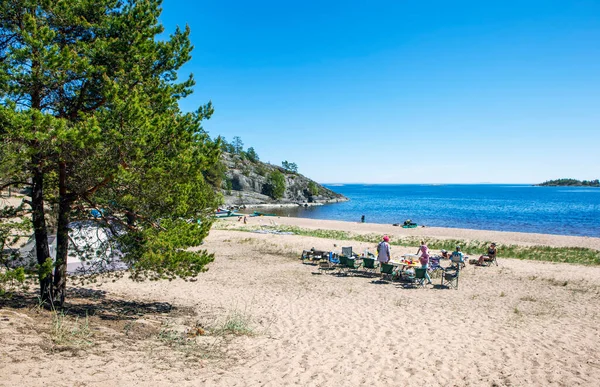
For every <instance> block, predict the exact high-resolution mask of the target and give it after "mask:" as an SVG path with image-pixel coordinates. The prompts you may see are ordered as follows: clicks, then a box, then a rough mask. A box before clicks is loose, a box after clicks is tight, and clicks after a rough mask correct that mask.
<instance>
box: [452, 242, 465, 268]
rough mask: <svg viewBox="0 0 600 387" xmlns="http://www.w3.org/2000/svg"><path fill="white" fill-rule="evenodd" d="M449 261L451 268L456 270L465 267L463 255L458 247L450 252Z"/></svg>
mask: <svg viewBox="0 0 600 387" xmlns="http://www.w3.org/2000/svg"><path fill="white" fill-rule="evenodd" d="M450 260H451V261H452V266H454V267H455V268H456V269H460V268H463V267H465V255H464V254H463V253H462V251H460V246H456V250H455V251H453V252H452V257H450Z"/></svg>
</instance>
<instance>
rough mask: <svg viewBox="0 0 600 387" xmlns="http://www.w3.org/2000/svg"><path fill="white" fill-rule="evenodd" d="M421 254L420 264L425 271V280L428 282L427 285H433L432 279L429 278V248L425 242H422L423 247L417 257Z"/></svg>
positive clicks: (418, 251)
mask: <svg viewBox="0 0 600 387" xmlns="http://www.w3.org/2000/svg"><path fill="white" fill-rule="evenodd" d="M419 253H420V254H421V256H420V257H419V262H421V267H422V268H423V269H425V279H426V280H427V284H428V285H431V277H430V276H429V273H428V269H429V248H428V247H427V245H426V244H425V241H421V246H420V247H419V250H417V255H419Z"/></svg>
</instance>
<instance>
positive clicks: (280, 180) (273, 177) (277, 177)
mask: <svg viewBox="0 0 600 387" xmlns="http://www.w3.org/2000/svg"><path fill="white" fill-rule="evenodd" d="M265 193H266V194H267V195H269V196H270V197H271V198H273V199H275V200H277V199H281V198H282V197H283V194H284V193H285V176H283V173H281V172H279V171H273V172H271V173H270V174H269V177H268V178H267V184H265Z"/></svg>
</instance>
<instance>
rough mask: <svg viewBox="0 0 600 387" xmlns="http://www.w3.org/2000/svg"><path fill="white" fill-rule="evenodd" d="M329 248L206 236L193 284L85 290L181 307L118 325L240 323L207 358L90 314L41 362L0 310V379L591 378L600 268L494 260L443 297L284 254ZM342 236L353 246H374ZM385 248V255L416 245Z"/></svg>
mask: <svg viewBox="0 0 600 387" xmlns="http://www.w3.org/2000/svg"><path fill="white" fill-rule="evenodd" d="M252 221H254V220H252ZM262 221H266V220H262ZM277 222H280V223H289V224H295V225H299V226H301V227H314V228H336V227H337V228H338V229H343V230H349V231H356V232H365V233H370V232H380V233H381V232H385V233H391V232H396V233H406V232H411V231H412V230H397V231H396V230H390V228H391V226H382V225H360V224H351V223H343V222H331V221H317V220H306V219H293V218H289V219H287V218H286V219H284V218H281V219H277ZM385 227H387V228H385ZM395 229H397V228H395ZM414 233H415V234H417V235H428V236H435V237H461V238H463V235H465V236H467V235H468V236H471V237H472V238H473V239H482V240H485V239H493V240H496V241H498V242H503V243H520V244H535V243H546V242H547V241H551V242H552V243H553V244H554V245H577V243H579V242H580V241H581V240H586V241H588V242H587V243H589V244H587V245H585V246H587V247H591V246H596V244H597V241H596V240H594V238H572V237H557V236H538V235H534V234H517V233H493V232H476V233H471V232H470V231H468V230H446V229H432V228H425V229H417V230H414ZM503 238H504V239H503ZM334 244H336V245H337V246H342V245H347V244H349V243H348V241H336V240H328V239H318V238H311V237H300V236H294V235H269V234H266V235H265V234H255V233H248V232H240V231H226V230H214V231H212V232H211V234H210V236H209V237H208V239H207V241H206V243H205V245H204V246H203V248H206V249H208V250H209V251H212V252H214V253H215V254H216V260H215V262H214V263H212V264H211V265H210V268H209V271H208V272H206V273H204V274H202V275H200V276H199V277H198V280H197V281H194V282H185V281H181V280H177V281H172V282H146V283H132V282H131V281H128V280H125V279H121V280H118V281H116V282H114V283H113V282H106V283H104V284H102V285H98V284H96V285H88V286H86V287H85V288H86V289H89V291H102V292H103V294H106V297H109V298H114V299H116V300H127V301H138V302H140V303H156V302H160V303H165V304H171V305H173V306H175V309H177V310H179V311H182V312H181V313H180V314H179V315H177V313H175V314H173V313H171V314H169V313H157V314H155V315H153V317H149V316H144V317H136V318H133V319H132V320H129V321H128V323H129V324H133V326H135V327H142V326H144V324H146V326H149V325H152V324H154V325H156V324H158V325H160V326H162V327H164V326H168V327H169V329H172V330H174V331H177V330H179V331H181V332H185V331H189V330H190V329H191V328H192V327H194V326H202V327H205V328H206V329H207V331H210V329H211V327H215V326H219V324H220V323H221V322H222V321H224V319H226V318H227V317H228V316H232V315H236V316H238V317H240V318H241V319H242V320H243V321H244V322H245V323H247V327H248V328H250V329H251V330H252V334H251V335H239V336H236V335H229V336H226V337H225V338H217V337H215V336H214V335H211V334H209V335H207V336H198V337H196V338H194V339H193V340H196V341H198V342H199V343H200V344H202V343H205V344H206V343H210V342H213V341H214V342H217V341H218V345H217V346H216V347H218V355H214V356H210V353H209V352H210V351H212V350H214V352H215V353H216V352H217V351H216V350H215V348H216V347H209V348H212V349H210V350H207V349H206V348H207V347H206V346H199V347H193V350H194V351H198V352H201V351H208V352H206V353H205V354H204V355H206V356H203V354H200V355H199V354H198V353H195V354H190V353H186V352H185V351H180V350H178V349H176V348H175V347H173V346H171V345H166V344H165V341H164V340H163V341H160V340H157V339H155V336H149V337H145V338H143V339H139V340H134V339H132V336H131V333H129V335H130V336H126V335H124V334H123V332H122V331H123V330H124V329H125V328H124V327H125V325H118V324H117V323H115V324H114V325H107V323H106V322H105V321H104V320H101V319H96V320H90V326H92V327H94V329H96V330H97V335H96V338H95V339H94V340H95V344H94V345H92V346H90V347H87V348H85V349H81V350H79V351H77V352H73V351H65V352H59V353H56V352H54V353H52V356H53V358H54V360H53V359H52V358H51V356H49V355H48V354H49V352H48V351H50V350H51V349H48V348H47V347H46V346H45V344H44V343H46V342H47V340H48V339H47V337H46V336H44V335H41V336H40V335H36V334H35V332H34V331H33V330H34V329H35V328H36V324H40V323H39V322H36V321H35V316H33V317H31V313H26V312H25V311H24V310H18V309H15V308H11V307H4V308H2V309H1V310H0V315H1V317H5V318H8V319H9V321H8V322H6V321H4V322H2V321H0V324H1V325H0V327H1V330H0V334H1V336H0V337H1V339H0V341H1V344H2V346H1V347H2V349H0V355H1V356H2V359H3V361H2V362H1V365H0V372H1V373H2V375H3V378H2V379H1V380H0V385H7V386H8V385H11V386H13V385H69V386H71V385H82V386H105V385H109V384H115V385H173V384H177V385H189V386H199V385H205V386H282V385H295V386H362V385H376V386H400V385H407V386H423V385H431V386H486V385H487V386H494V385H495V386H505V385H506V386H508V385H511V386H521V385H534V386H536V385H537V386H548V385H550V386H553V385H555V386H562V385H565V386H573V385H585V386H595V385H597V381H598V380H600V355H599V352H598V349H597V348H598V346H599V345H600V330H599V328H598V321H599V320H598V318H599V313H600V302H599V299H600V268H599V267H584V266H579V265H570V264H554V263H543V262H533V261H521V260H513V259H509V258H505V257H501V258H500V259H499V261H500V262H499V263H500V266H498V267H495V266H494V267H474V266H468V267H467V268H466V269H465V270H464V271H463V272H462V274H461V278H460V282H459V290H449V289H438V288H437V287H433V286H426V288H424V289H416V288H405V287H403V286H402V285H401V284H398V283H390V282H385V281H379V280H378V279H377V278H370V277H366V276H335V275H325V274H318V273H317V272H318V270H317V267H315V266H311V265H303V264H301V262H300V260H299V259H298V257H299V255H300V252H301V251H302V250H303V249H307V248H310V247H315V248H317V249H326V250H327V249H332V248H333V245H334ZM351 245H352V246H353V247H354V248H355V249H356V250H359V251H360V250H362V249H364V248H367V247H368V248H371V249H373V248H374V246H373V245H371V244H366V243H351ZM393 249H394V255H400V254H403V253H405V252H411V253H412V252H414V251H413V250H416V249H413V248H400V247H398V248H396V247H394V248H393ZM434 281H435V282H434V283H436V284H437V283H438V282H437V281H439V280H434ZM104 292H105V293H104ZM183 312H185V313H183ZM32 318H33V319H34V320H31V319H32ZM11 323H12V324H11ZM128 329H129V332H132V331H134V330H135V329H138V328H128ZM139 329H141V328H139ZM111 335H112V336H111ZM108 337H115V338H117V339H118V340H113V341H111V340H109V339H108ZM121 337H122V339H119V338H121ZM23 343H27V345H23ZM197 355H198V356H197Z"/></svg>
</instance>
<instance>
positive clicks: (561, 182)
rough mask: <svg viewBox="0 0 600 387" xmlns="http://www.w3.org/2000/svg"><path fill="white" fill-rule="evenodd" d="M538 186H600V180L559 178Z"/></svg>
mask: <svg viewBox="0 0 600 387" xmlns="http://www.w3.org/2000/svg"><path fill="white" fill-rule="evenodd" d="M536 185H538V186H542V187H543V186H547V187H600V182H599V181H598V179H596V180H576V179H557V180H548V181H545V182H543V183H541V184H536Z"/></svg>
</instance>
